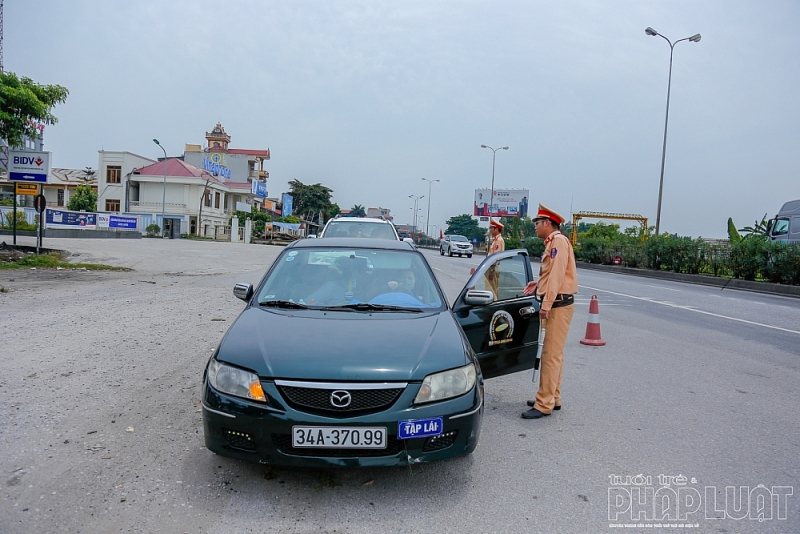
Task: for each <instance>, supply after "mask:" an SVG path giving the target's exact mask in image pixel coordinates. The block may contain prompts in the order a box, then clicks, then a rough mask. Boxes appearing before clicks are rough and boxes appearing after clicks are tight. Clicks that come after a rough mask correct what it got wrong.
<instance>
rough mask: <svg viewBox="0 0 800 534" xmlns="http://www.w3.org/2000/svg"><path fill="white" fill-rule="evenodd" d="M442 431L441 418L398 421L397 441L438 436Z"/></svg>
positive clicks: (442, 423)
mask: <svg viewBox="0 0 800 534" xmlns="http://www.w3.org/2000/svg"><path fill="white" fill-rule="evenodd" d="M443 431H444V420H443V418H442V417H431V418H428V419H413V420H411V421H398V423H397V439H411V438H427V437H429V436H438V435H440V434H441V433H442V432H443Z"/></svg>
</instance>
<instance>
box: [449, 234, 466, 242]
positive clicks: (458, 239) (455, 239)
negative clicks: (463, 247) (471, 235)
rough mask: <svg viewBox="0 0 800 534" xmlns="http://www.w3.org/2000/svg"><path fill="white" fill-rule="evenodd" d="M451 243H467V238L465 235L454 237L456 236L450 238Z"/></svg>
mask: <svg viewBox="0 0 800 534" xmlns="http://www.w3.org/2000/svg"><path fill="white" fill-rule="evenodd" d="M450 241H464V242H466V241H467V238H466V237H464V236H463V235H454V236H450Z"/></svg>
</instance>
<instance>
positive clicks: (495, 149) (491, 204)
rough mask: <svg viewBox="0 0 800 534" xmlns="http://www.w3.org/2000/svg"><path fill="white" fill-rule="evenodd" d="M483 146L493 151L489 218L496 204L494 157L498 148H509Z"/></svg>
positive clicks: (482, 146) (503, 147)
mask: <svg viewBox="0 0 800 534" xmlns="http://www.w3.org/2000/svg"><path fill="white" fill-rule="evenodd" d="M481 148H488V149H489V150H491V151H492V192H491V194H490V195H489V198H490V200H489V211H488V213H487V215H489V218H490V219H491V214H492V206H493V205H494V158H495V156H496V155H497V151H498V150H508V147H507V146H501V147H500V148H492V147H490V146H486V145H481Z"/></svg>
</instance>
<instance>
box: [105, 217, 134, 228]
mask: <svg viewBox="0 0 800 534" xmlns="http://www.w3.org/2000/svg"><path fill="white" fill-rule="evenodd" d="M137 222H138V218H137V217H121V216H119V215H110V216H109V217H108V227H109V228H129V229H131V230H135V229H136V223H137Z"/></svg>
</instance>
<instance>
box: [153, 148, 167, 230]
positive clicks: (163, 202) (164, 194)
mask: <svg viewBox="0 0 800 534" xmlns="http://www.w3.org/2000/svg"><path fill="white" fill-rule="evenodd" d="M153 142H154V143H155V144H157V145H158V148H160V149H161V150H164V147H163V146H161V143H159V142H158V139H153ZM166 207H167V151H166V150H164V186H163V187H162V189H161V235H162V236H163V235H164V227H165V226H166V224H165V221H164V211H165V209H166Z"/></svg>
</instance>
